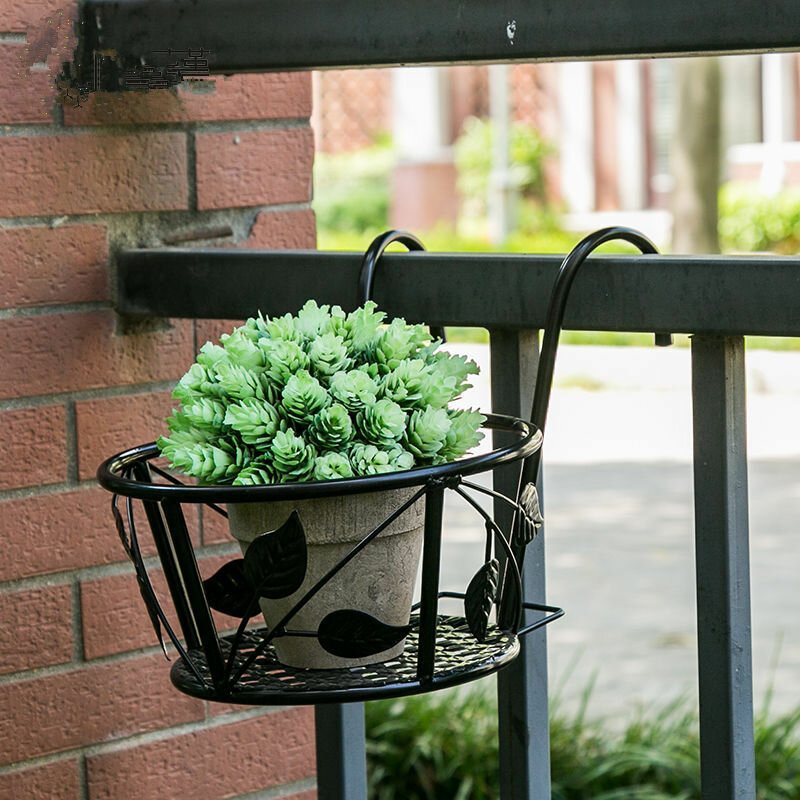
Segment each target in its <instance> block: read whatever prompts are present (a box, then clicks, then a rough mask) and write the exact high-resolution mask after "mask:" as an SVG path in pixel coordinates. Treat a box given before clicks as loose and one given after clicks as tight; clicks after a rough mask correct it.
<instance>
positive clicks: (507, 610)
mask: <svg viewBox="0 0 800 800" xmlns="http://www.w3.org/2000/svg"><path fill="white" fill-rule="evenodd" d="M616 239H621V240H623V241H626V242H629V243H630V244H632V245H634V246H635V247H638V248H639V250H641V252H642V253H645V254H656V253H658V250H657V249H656V246H655V245H654V244H653V243H652V242H651V241H650V240H649V239H648V238H647V237H646V236H645V235H644V234H643V233H639V231H636V230H633V229H632V228H624V227H611V228H601V229H600V230H599V231H595V232H594V233H590V234H589V235H588V236H586V237H585V238H584V239H582V240H581V241H580V242H578V244H577V245H575V247H573V248H572V250H571V252H570V253H569V254H568V255H567V257H566V258H565V259H564V260H563V261H562V262H561V267H560V268H559V270H558V275H556V279H555V281H554V283H553V290H552V292H551V294H550V302H549V303H548V306H547V316H546V317H545V325H544V336H543V337H542V350H541V354H540V356H539V366H538V368H537V371H536V389H535V391H534V395H533V405H532V408H531V422H532V423H533V424H534V425H536V427H537V428H539V430H540V431H542V432H543V431H544V426H545V423H546V422H547V408H548V406H549V404H550V391H551V389H552V386H553V373H554V371H555V365H556V351H557V350H558V339H559V336H560V335H561V325H562V323H563V322H564V311H565V309H566V306H567V298H568V297H569V292H570V289H571V288H572V283H573V281H574V280H575V275H576V274H577V272H578V270H579V269H580V268H581V266H582V265H583V264H584V263H585V262H586V259H587V258H588V257H589V255H591V253H592V252H594V251H595V250H596V249H597V248H598V247H599V246H600V245H601V244H605V243H606V242H611V241H614V240H616ZM541 454H542V450H541V449H539V450H537V452H535V453H532V454H531V455H530V456H528V458H526V459H525V460H524V461H523V462H522V470H521V472H520V479H519V486H518V488H517V503H519V500H520V496H521V494H522V491H523V490H524V488H525V486H526V485H527V484H529V483H534V484H535V483H536V482H537V480H538V476H539V465H540V463H541V458H542V455H541ZM517 516H518V515H517V512H515V513H514V518H513V521H512V525H511V530H512V531H514V530H516V524H517ZM511 547H512V550H513V551H514V556H515V557H516V560H517V564H518V565H519V568H520V570H521V569H522V562H523V559H524V557H525V546H524V545H522V544H519V543H518V542H517V541H514V542H513V543H512V545H511ZM514 588H515V587H514V586H513V584H511V585H509V583H508V582H507V581H506V580H505V579H504V580H503V592H502V601H501V610H500V625H501V627H503V626H508V625H509V624H510V621H511V620H512V619H513V614H514V613H515V610H516V607H517V605H518V604H519V601H520V598H516V597H514Z"/></svg>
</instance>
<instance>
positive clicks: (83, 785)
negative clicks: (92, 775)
mask: <svg viewBox="0 0 800 800" xmlns="http://www.w3.org/2000/svg"><path fill="white" fill-rule="evenodd" d="M78 794H79V795H80V800H89V763H88V761H87V759H86V754H85V753H81V756H80V758H79V759H78Z"/></svg>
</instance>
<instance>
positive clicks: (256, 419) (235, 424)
mask: <svg viewBox="0 0 800 800" xmlns="http://www.w3.org/2000/svg"><path fill="white" fill-rule="evenodd" d="M224 421H225V424H226V425H230V427H231V428H233V430H235V431H236V432H237V433H238V434H239V435H240V436H241V437H242V441H243V442H244V443H245V444H253V445H260V444H269V442H271V441H272V439H273V437H274V436H275V434H276V433H277V432H278V431H279V430H281V425H282V422H283V421H282V419H281V416H280V414H279V413H278V410H277V409H276V408H275V406H273V405H272V404H271V403H268V402H267V401H266V400H257V399H256V398H249V399H247V400H240V401H239V402H238V403H233V404H232V405H230V406H228V409H227V412H226V413H225V420H224Z"/></svg>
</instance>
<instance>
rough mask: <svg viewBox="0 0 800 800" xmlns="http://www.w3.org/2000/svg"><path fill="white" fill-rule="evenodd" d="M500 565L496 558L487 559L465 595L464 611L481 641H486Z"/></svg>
mask: <svg viewBox="0 0 800 800" xmlns="http://www.w3.org/2000/svg"><path fill="white" fill-rule="evenodd" d="M499 573H500V565H499V564H498V562H497V559H496V558H492V559H491V560H489V561H487V562H486V563H485V564H484V565H483V566H482V567H481V568H480V569H479V570H478V571H477V572H476V573H475V577H474V578H473V579H472V580H471V581H470V582H469V586H468V587H467V592H466V594H465V595H464V612H465V616H466V619H467V625H469V629H470V631H472V635H473V636H474V637H475V638H476V639H477V640H478V641H479V642H484V641H486V630H487V628H488V626H489V615H490V614H491V613H492V606H493V605H494V601H495V598H496V597H497V582H498V576H499Z"/></svg>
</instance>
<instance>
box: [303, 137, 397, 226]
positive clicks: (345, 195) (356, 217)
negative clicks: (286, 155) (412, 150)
mask: <svg viewBox="0 0 800 800" xmlns="http://www.w3.org/2000/svg"><path fill="white" fill-rule="evenodd" d="M393 165H394V154H393V152H392V149H391V147H389V146H387V145H384V144H376V145H375V146H374V147H369V148H366V149H363V150H355V151H353V152H352V153H337V154H328V153H318V154H317V156H316V162H315V164H314V202H313V207H314V211H315V213H316V215H317V225H318V226H319V228H320V229H328V230H333V231H340V232H350V233H360V232H362V231H365V230H385V229H386V228H387V227H388V225H389V185H390V183H391V172H392V167H393Z"/></svg>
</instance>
